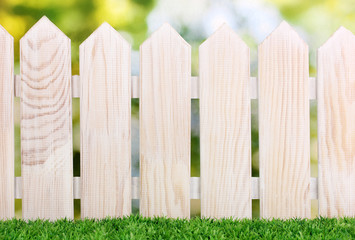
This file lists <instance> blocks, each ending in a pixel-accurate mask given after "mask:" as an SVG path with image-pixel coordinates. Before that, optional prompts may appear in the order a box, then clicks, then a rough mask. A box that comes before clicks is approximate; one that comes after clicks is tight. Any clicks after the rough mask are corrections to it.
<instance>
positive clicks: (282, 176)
mask: <svg viewBox="0 0 355 240" xmlns="http://www.w3.org/2000/svg"><path fill="white" fill-rule="evenodd" d="M258 55H259V56H258V57H259V78H258V80H259V149H260V152H259V153H260V154H259V156H260V202H261V209H260V211H261V212H260V215H261V217H264V218H272V217H275V218H291V217H301V218H309V217H310V147H309V142H310V140H309V139H310V133H309V87H308V77H309V76H308V68H309V66H308V46H307V44H306V43H305V42H304V41H303V40H302V39H301V38H300V37H299V36H298V35H297V33H296V32H295V31H294V30H293V29H292V28H291V27H290V26H289V25H288V24H287V23H286V22H282V23H281V24H280V26H279V27H278V28H277V29H276V30H274V32H273V33H271V35H270V36H268V37H267V38H266V39H265V40H264V41H263V42H262V43H261V44H260V45H259V49H258Z"/></svg>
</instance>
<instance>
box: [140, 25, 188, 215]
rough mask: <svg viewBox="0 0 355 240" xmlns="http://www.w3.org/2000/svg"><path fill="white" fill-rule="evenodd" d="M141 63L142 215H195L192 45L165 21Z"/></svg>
mask: <svg viewBox="0 0 355 240" xmlns="http://www.w3.org/2000/svg"><path fill="white" fill-rule="evenodd" d="M140 61H141V62H140V93H141V98H140V101H139V103H140V109H139V110H140V176H141V199H140V213H141V214H142V215H143V216H150V217H152V216H167V217H173V218H176V217H180V218H189V216H190V141H191V140H190V127H191V126H190V125H191V100H190V95H191V90H190V89H191V86H190V84H191V83H190V76H191V47H190V46H189V45H188V44H187V43H186V42H185V41H184V40H183V39H182V38H181V37H180V35H179V34H178V33H177V32H176V31H175V30H174V29H173V28H172V27H171V26H170V25H168V24H164V25H163V26H162V27H161V28H160V29H159V30H158V31H156V32H155V33H153V34H152V36H151V37H150V38H149V39H148V40H146V41H145V42H144V43H143V44H142V45H141V48H140Z"/></svg>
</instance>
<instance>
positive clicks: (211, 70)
mask: <svg viewBox="0 0 355 240" xmlns="http://www.w3.org/2000/svg"><path fill="white" fill-rule="evenodd" d="M249 62H250V61H249V48H248V46H247V45H246V44H245V43H244V42H243V41H242V40H241V39H240V38H239V37H238V36H237V34H236V33H235V32H233V30H232V29H230V28H229V27H228V26H227V25H226V24H224V25H223V26H221V27H220V28H219V29H218V30H217V31H216V32H215V33H214V34H213V35H212V36H211V37H210V38H208V39H207V40H206V41H205V42H204V43H203V44H202V45H201V46H200V56H199V66H200V145H201V163H200V164H201V215H202V216H203V217H213V218H229V217H233V218H251V130H250V96H249V95H250V90H249V86H250V82H249V80H250V71H249Z"/></svg>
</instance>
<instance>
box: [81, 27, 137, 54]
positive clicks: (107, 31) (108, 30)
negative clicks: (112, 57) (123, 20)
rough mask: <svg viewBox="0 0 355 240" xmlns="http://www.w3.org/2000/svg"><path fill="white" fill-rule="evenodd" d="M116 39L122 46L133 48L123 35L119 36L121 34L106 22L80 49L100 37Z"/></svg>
mask: <svg viewBox="0 0 355 240" xmlns="http://www.w3.org/2000/svg"><path fill="white" fill-rule="evenodd" d="M108 36H110V37H115V38H116V39H117V41H118V42H122V44H123V45H124V46H125V47H128V48H131V45H130V44H129V42H128V41H127V40H126V39H124V37H122V35H121V34H119V32H117V31H116V29H114V28H113V27H112V26H111V25H110V24H108V23H107V22H104V23H102V24H101V25H100V27H98V28H97V29H96V30H95V31H94V32H93V33H92V34H91V35H90V36H89V37H88V38H87V39H86V40H85V41H84V42H82V43H81V44H80V47H79V48H80V49H81V48H83V47H84V46H86V45H87V43H88V42H89V41H94V40H95V39H96V38H99V37H108Z"/></svg>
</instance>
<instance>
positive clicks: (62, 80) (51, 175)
mask: <svg viewBox="0 0 355 240" xmlns="http://www.w3.org/2000/svg"><path fill="white" fill-rule="evenodd" d="M20 51H21V157H22V179H23V185H22V186H23V195H22V196H23V199H22V215H23V218H24V219H35V218H44V219H50V220H55V219H59V218H64V217H66V218H73V153H72V118H71V107H72V106H71V56H70V39H69V38H67V37H66V36H65V35H64V34H63V33H62V32H61V31H60V30H59V29H58V28H57V27H56V26H55V25H54V24H53V23H51V22H50V21H49V20H48V19H47V18H46V17H43V18H42V19H41V20H40V21H39V22H37V23H36V24H35V25H34V26H33V27H32V28H31V29H30V30H29V31H28V32H27V33H26V35H25V36H24V37H23V38H22V39H21V41H20Z"/></svg>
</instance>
